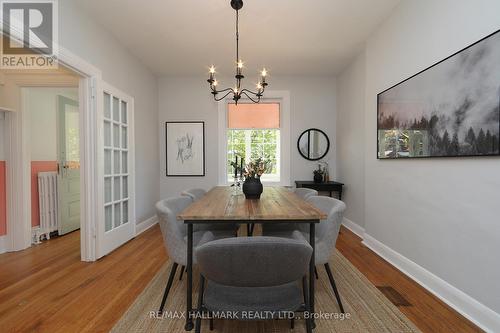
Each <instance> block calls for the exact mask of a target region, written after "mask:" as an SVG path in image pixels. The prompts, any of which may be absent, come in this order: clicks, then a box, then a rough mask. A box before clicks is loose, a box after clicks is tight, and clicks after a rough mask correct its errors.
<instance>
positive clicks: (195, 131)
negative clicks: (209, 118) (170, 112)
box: [165, 121, 205, 177]
mask: <svg viewBox="0 0 500 333" xmlns="http://www.w3.org/2000/svg"><path fill="white" fill-rule="evenodd" d="M165 149H166V154H165V156H166V174H167V176H168V177H203V176H205V122H203V121H167V122H166V123H165Z"/></svg>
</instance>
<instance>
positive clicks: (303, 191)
mask: <svg viewBox="0 0 500 333" xmlns="http://www.w3.org/2000/svg"><path fill="white" fill-rule="evenodd" d="M292 192H293V193H295V194H296V195H298V196H299V197H301V198H302V199H304V200H306V201H307V200H308V199H309V198H310V197H312V196H317V195H318V191H316V190H313V189H310V188H305V187H299V188H295V189H293V190H292ZM299 228H300V227H299V225H298V224H297V223H273V224H262V232H263V233H264V234H270V233H272V232H280V231H293V230H296V229H299Z"/></svg>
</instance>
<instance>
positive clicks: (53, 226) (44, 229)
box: [38, 172, 59, 239]
mask: <svg viewBox="0 0 500 333" xmlns="http://www.w3.org/2000/svg"><path fill="white" fill-rule="evenodd" d="M57 199H58V198H57V172H39V173H38V200H39V201H38V202H39V206H40V233H39V235H40V236H42V237H43V235H45V237H46V238H47V239H50V233H51V232H52V231H56V230H58V216H57V214H58V211H59V210H58V207H57V203H58V200H57Z"/></svg>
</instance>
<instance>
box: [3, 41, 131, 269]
mask: <svg viewBox="0 0 500 333" xmlns="http://www.w3.org/2000/svg"><path fill="white" fill-rule="evenodd" d="M58 59H59V64H60V65H62V66H65V67H66V68H68V69H70V70H72V71H73V72H75V73H77V74H78V75H80V76H81V78H80V80H79V104H80V107H79V111H80V115H79V117H80V118H79V119H80V144H81V146H80V163H81V169H80V171H81V177H80V188H81V195H80V199H81V201H80V205H81V211H80V221H81V232H80V254H81V260H82V261H95V260H96V259H97V258H96V230H97V223H98V218H99V214H98V212H99V207H100V203H99V202H98V198H97V196H96V195H95V193H96V192H97V190H98V188H99V182H100V181H101V180H100V179H99V175H98V173H97V172H96V169H97V165H98V155H97V154H98V151H99V149H100V148H101V147H99V146H98V142H97V138H96V136H97V135H96V134H97V132H98V131H97V126H98V124H97V119H98V117H97V114H98V105H97V102H96V87H97V84H98V83H99V82H100V81H101V77H102V75H101V71H100V70H99V69H97V68H96V67H94V66H93V65H91V64H89V63H88V62H86V61H84V60H83V59H81V58H79V57H78V56H76V55H74V54H73V53H71V52H69V51H68V50H66V49H65V48H62V47H60V46H59V57H58ZM24 86H25V87H26V86H27V85H24ZM36 86H43V83H41V82H37V84H36ZM20 87H21V86H20ZM22 109H23V101H22V100H21V110H18V111H20V112H9V114H8V117H7V118H6V119H7V121H6V125H7V127H8V131H7V138H6V139H7V142H8V147H7V148H8V149H7V150H8V151H7V158H8V161H9V163H8V166H7V175H8V180H7V197H8V203H7V205H8V216H7V230H8V233H7V248H8V251H18V250H23V249H26V248H28V247H30V246H31V207H30V205H26V204H25V203H26V202H30V201H31V189H30V187H31V182H30V181H29V180H30V167H29V165H30V155H31V152H30V148H29V144H28V140H27V139H28V133H29V128H28V127H29V122H28V121H27V119H26V118H27V117H26V115H25V114H23V112H22ZM19 152H21V154H19ZM14 221H17V223H14ZM19 221H21V223H19ZM133 223H135V221H133Z"/></svg>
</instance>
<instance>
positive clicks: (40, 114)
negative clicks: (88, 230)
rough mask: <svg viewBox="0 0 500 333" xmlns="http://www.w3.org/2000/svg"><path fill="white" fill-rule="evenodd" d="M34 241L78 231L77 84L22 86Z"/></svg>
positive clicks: (36, 242)
mask: <svg viewBox="0 0 500 333" xmlns="http://www.w3.org/2000/svg"><path fill="white" fill-rule="evenodd" d="M21 96H22V101H23V106H22V112H24V114H25V116H26V123H27V124H25V128H28V129H29V134H28V135H29V140H28V146H29V147H28V150H29V152H30V159H29V163H30V166H29V169H30V173H31V175H30V176H31V189H30V190H31V226H32V239H33V243H34V244H38V243H40V242H41V241H44V240H48V239H50V238H52V237H54V236H62V235H65V234H67V233H69V232H73V231H75V230H79V229H80V136H79V123H80V122H79V103H78V100H79V98H78V88H77V87H24V88H22V90H21Z"/></svg>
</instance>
